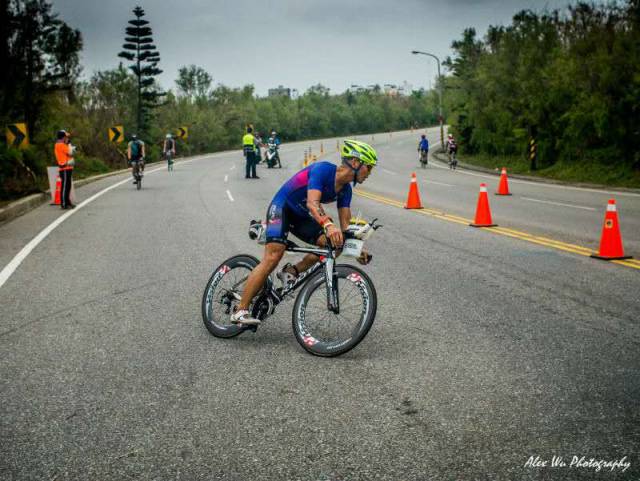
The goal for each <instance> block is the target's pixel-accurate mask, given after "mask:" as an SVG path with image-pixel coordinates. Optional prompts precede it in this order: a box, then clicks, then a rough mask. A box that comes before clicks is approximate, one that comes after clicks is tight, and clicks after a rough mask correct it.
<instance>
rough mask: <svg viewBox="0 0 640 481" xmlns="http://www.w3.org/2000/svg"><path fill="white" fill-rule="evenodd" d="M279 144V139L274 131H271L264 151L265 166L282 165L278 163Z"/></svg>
mask: <svg viewBox="0 0 640 481" xmlns="http://www.w3.org/2000/svg"><path fill="white" fill-rule="evenodd" d="M279 145H280V139H279V138H278V136H277V135H276V132H275V131H273V132H271V137H269V140H268V141H267V151H266V153H265V160H266V162H267V167H268V168H269V169H271V168H273V167H275V166H276V165H277V166H278V167H282V164H281V163H280V152H279V151H278V146H279Z"/></svg>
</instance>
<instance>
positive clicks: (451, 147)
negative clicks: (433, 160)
mask: <svg viewBox="0 0 640 481" xmlns="http://www.w3.org/2000/svg"><path fill="white" fill-rule="evenodd" d="M447 152H449V158H451V157H453V158H455V156H456V153H457V152H458V144H456V139H454V138H453V135H452V134H449V135H448V136H447Z"/></svg>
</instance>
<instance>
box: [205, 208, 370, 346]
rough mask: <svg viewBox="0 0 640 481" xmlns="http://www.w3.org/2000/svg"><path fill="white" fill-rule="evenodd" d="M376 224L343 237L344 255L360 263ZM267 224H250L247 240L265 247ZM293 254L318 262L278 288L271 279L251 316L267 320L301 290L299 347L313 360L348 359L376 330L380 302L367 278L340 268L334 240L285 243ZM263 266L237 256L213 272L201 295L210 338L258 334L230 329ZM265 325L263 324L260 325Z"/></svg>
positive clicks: (295, 322) (296, 320) (296, 317)
mask: <svg viewBox="0 0 640 481" xmlns="http://www.w3.org/2000/svg"><path fill="white" fill-rule="evenodd" d="M376 221H377V219H374V220H373V221H371V222H370V223H367V222H360V223H359V224H357V225H355V226H354V227H353V228H351V226H350V229H349V230H348V231H347V232H345V233H344V234H345V241H344V246H343V248H342V255H345V256H352V257H356V258H359V259H360V260H361V263H368V262H369V261H370V260H371V258H372V256H369V257H368V258H367V260H366V261H362V255H361V254H362V247H363V245H364V240H366V239H368V238H369V237H370V236H371V235H372V234H373V232H374V231H375V230H377V229H379V228H380V227H382V226H381V225H379V224H378V225H376ZM265 230H266V228H265V225H264V224H262V223H260V222H259V221H252V222H251V224H250V227H249V237H251V238H252V239H258V242H259V243H263V242H264V237H265V234H266V233H265ZM286 249H287V251H289V252H299V253H305V254H315V255H317V256H318V257H319V261H318V262H316V263H315V264H314V265H313V266H312V267H311V268H309V269H308V270H307V271H305V272H303V273H301V274H300V275H299V276H298V277H297V278H295V280H293V281H291V282H290V283H288V284H286V285H283V286H282V287H276V285H275V283H274V281H273V280H272V278H271V277H269V278H268V279H267V282H266V284H265V286H264V287H263V288H262V290H261V291H260V292H259V293H258V294H257V295H256V297H254V299H253V300H252V303H251V306H250V308H249V311H250V312H251V316H252V317H254V318H256V319H260V320H261V321H264V320H265V319H267V318H268V317H270V316H271V315H272V314H273V313H274V312H275V309H276V307H277V306H278V305H279V304H280V303H281V302H283V301H284V300H286V299H288V298H293V295H294V293H295V292H296V291H297V290H299V292H298V294H297V297H296V299H295V303H294V306H293V314H292V318H291V321H292V327H293V333H294V335H295V338H296V340H297V341H298V343H299V344H300V345H301V346H302V347H303V348H304V349H305V350H306V351H307V352H309V353H311V354H313V355H315V356H323V357H334V356H339V355H341V354H344V353H346V352H348V351H350V350H351V349H353V348H354V347H356V346H357V345H358V343H360V342H361V341H362V340H363V339H364V338H365V336H366V335H367V333H368V332H369V330H370V329H371V326H372V325H373V321H374V320H375V317H376V310H377V305H378V299H377V294H376V289H375V287H374V285H373V282H372V281H371V279H370V278H369V276H368V275H367V274H366V273H365V272H364V271H363V270H362V269H360V268H358V267H356V266H354V265H351V264H336V258H337V256H338V253H339V249H336V248H334V247H333V246H332V245H331V243H330V241H329V242H328V246H327V247H326V248H322V247H300V246H298V245H297V244H295V243H294V242H291V241H289V240H288V241H287V246H286ZM259 262H260V261H259V260H258V259H257V258H255V257H254V256H252V255H249V254H240V255H237V256H233V257H231V258H229V259H227V260H226V261H224V262H223V263H222V264H220V265H219V266H218V267H217V268H216V269H215V270H214V271H213V274H212V275H211V277H210V278H209V282H207V286H206V288H205V290H204V294H203V296H202V320H203V322H204V325H205V326H206V328H207V329H208V330H209V332H210V333H211V334H213V335H214V336H216V337H220V338H231V337H235V336H238V335H240V334H242V333H244V332H245V331H248V330H250V331H253V332H256V330H257V329H258V326H255V325H254V326H244V325H242V324H232V323H231V320H230V316H231V313H232V312H233V311H234V309H235V307H236V306H237V305H238V303H239V301H240V299H241V297H242V292H243V291H244V287H245V283H246V281H247V278H248V276H249V273H250V272H251V271H252V270H253V269H254V268H255V267H256V266H257V265H258V263H259ZM262 325H264V323H263V324H261V326H262Z"/></svg>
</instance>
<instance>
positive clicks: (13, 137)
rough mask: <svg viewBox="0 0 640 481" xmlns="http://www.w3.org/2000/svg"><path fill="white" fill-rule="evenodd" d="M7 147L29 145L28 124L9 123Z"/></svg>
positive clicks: (25, 146) (19, 147)
mask: <svg viewBox="0 0 640 481" xmlns="http://www.w3.org/2000/svg"><path fill="white" fill-rule="evenodd" d="M7 147H13V148H16V149H26V148H27V147H29V136H28V134H27V124H10V125H7Z"/></svg>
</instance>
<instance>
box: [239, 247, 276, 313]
mask: <svg viewBox="0 0 640 481" xmlns="http://www.w3.org/2000/svg"><path fill="white" fill-rule="evenodd" d="M286 249H287V246H285V245H284V244H280V243H278V242H269V243H268V244H267V245H265V246H264V255H263V256H262V260H261V261H260V264H258V265H257V266H256V268H255V269H253V270H252V271H251V274H249V277H248V278H247V284H246V285H245V288H244V292H243V293H242V299H241V300H240V303H239V304H238V311H240V310H243V309H249V304H251V300H252V299H253V298H254V297H255V295H256V294H257V293H258V292H260V289H262V286H264V284H265V282H266V281H267V277H269V274H271V273H272V272H273V271H274V270H275V268H276V267H278V264H279V263H280V260H281V259H282V256H283V255H284V251H285V250H286Z"/></svg>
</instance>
